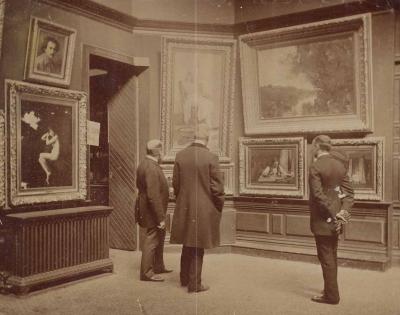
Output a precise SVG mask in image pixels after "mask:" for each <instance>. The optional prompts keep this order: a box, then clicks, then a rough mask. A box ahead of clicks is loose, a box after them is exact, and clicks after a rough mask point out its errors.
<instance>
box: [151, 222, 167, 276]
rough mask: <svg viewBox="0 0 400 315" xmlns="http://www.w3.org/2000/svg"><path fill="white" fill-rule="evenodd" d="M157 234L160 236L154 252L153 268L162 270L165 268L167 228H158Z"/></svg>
mask: <svg viewBox="0 0 400 315" xmlns="http://www.w3.org/2000/svg"><path fill="white" fill-rule="evenodd" d="M157 236H158V245H157V247H156V249H155V252H154V265H153V269H154V271H155V272H161V271H163V270H164V269H165V265H164V241H165V229H158V231H157Z"/></svg>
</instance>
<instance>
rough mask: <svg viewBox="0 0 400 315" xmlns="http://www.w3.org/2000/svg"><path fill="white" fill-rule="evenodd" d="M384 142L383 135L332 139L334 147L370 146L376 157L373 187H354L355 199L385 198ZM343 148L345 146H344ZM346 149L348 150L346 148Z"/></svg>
mask: <svg viewBox="0 0 400 315" xmlns="http://www.w3.org/2000/svg"><path fill="white" fill-rule="evenodd" d="M384 143H385V140H384V138H383V137H367V138H363V139H332V145H333V148H335V147H336V148H341V147H349V146H350V147H352V148H354V149H357V148H368V149H369V150H371V151H372V153H373V156H374V158H375V165H374V175H373V184H374V187H373V188H372V189H368V188H367V189H361V188H360V189H354V199H357V200H371V201H372V200H376V201H380V200H383V191H384V158H385V157H384V152H385V151H384ZM342 150H343V148H342ZM344 151H346V150H344Z"/></svg>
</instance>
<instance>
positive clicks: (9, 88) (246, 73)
mask: <svg viewBox="0 0 400 315" xmlns="http://www.w3.org/2000/svg"><path fill="white" fill-rule="evenodd" d="M399 8H400V7H399V3H398V2H397V1H395V0H361V1H360V0H162V1H161V0H160V1H157V0H0V49H1V50H0V53H1V56H0V67H1V68H0V81H1V84H0V99H2V100H3V101H2V103H1V106H0V220H1V221H0V276H1V277H0V291H1V292H2V293H7V294H9V296H8V297H7V298H9V299H15V298H18V297H20V296H28V297H30V296H31V294H40V293H38V292H53V291H52V290H56V289H57V288H58V286H59V285H60V283H61V284H62V285H68V286H69V287H73V286H74V285H76V283H78V285H79V283H90V282H91V281H96V280H95V279H99V277H100V278H105V277H108V276H109V277H112V275H115V274H117V275H118V272H119V269H118V268H117V266H119V265H118V263H117V261H123V260H124V259H126V260H127V261H128V260H130V259H131V258H129V257H136V258H135V259H136V260H139V259H140V248H141V244H142V242H143V230H142V231H141V229H140V228H139V226H138V225H137V224H136V223H137V222H135V216H134V205H135V202H136V198H137V195H138V190H137V187H136V169H137V167H138V165H139V162H140V161H141V160H142V159H143V158H144V157H145V155H146V143H147V142H148V141H149V140H150V139H160V140H161V142H162V145H163V158H162V162H161V164H160V165H161V168H162V170H163V172H164V174H165V176H166V178H167V181H168V183H169V185H171V183H172V174H173V167H174V160H175V156H176V154H177V152H178V151H180V150H181V149H183V148H185V147H186V146H188V145H189V144H190V143H191V142H192V141H193V136H194V132H195V128H194V126H195V125H196V124H197V123H199V122H200V121H201V122H203V123H205V124H206V125H207V126H208V128H209V130H210V135H209V143H208V147H209V149H210V151H211V152H213V153H215V154H216V155H217V156H218V159H219V166H220V175H221V177H222V178H223V180H224V187H225V195H226V196H225V204H224V208H223V211H222V218H221V224H220V236H221V245H220V247H218V248H216V249H213V250H212V251H210V255H216V256H215V257H217V258H215V259H217V260H218V261H224V260H223V257H224V255H234V257H239V258H237V259H246V261H248V262H250V264H252V259H253V260H254V264H256V261H257V262H259V263H260V264H263V261H265V262H267V261H272V262H273V263H275V264H280V263H281V262H282V263H283V262H284V263H292V264H294V265H293V266H296V264H299V265H298V266H300V265H301V266H303V265H302V264H304V266H306V267H304V268H308V266H314V268H316V267H315V265H313V263H314V264H315V263H318V258H317V252H316V247H315V241H314V238H313V234H312V233H311V230H310V209H309V193H310V187H309V183H308V175H309V172H308V170H309V166H310V165H311V162H312V158H313V157H312V153H311V142H312V139H313V138H314V137H315V136H317V135H319V134H326V135H329V136H330V137H331V139H332V146H333V147H335V148H339V149H340V150H342V151H345V152H346V154H347V156H348V157H349V164H348V175H349V177H350V180H351V182H352V184H353V187H354V199H355V201H354V205H353V208H352V209H351V220H350V222H349V223H348V224H347V225H346V226H345V228H344V232H343V233H342V234H341V235H340V237H339V248H338V262H339V265H340V266H346V267H350V268H343V269H345V270H355V271H354V272H363V271H368V272H373V275H374V276H372V277H375V275H377V277H379V275H385V274H389V273H391V272H393V270H396V268H398V267H399V266H400V37H399V34H400V19H399V15H398V9H399ZM274 168H275V169H277V172H275V173H274V172H273V169H274ZM174 209H175V200H174V195H173V193H172V192H171V194H170V200H169V204H168V211H167V219H166V230H167V235H166V240H165V255H166V256H167V258H166V259H167V261H171V263H172V261H174V262H175V260H173V259H175V258H168V257H175V256H174V255H178V253H179V251H180V247H179V246H177V245H171V244H170V243H169V237H170V231H171V222H172V218H173V214H174ZM110 253H111V254H110ZM124 255H134V256H124ZM168 255H172V256H168ZM116 256H118V258H116ZM255 256H257V257H255ZM176 257H178V256H176ZM210 257H211V256H210ZM212 257H214V256H212ZM226 257H228V256H226ZM229 257H231V256H229ZM168 259H169V260H168ZM171 259H172V260H171ZM210 259H211V258H210ZM213 259H214V258H213ZM258 259H261V260H260V261H258ZM176 261H178V260H176ZM138 263H139V262H137V264H138ZM121 264H123V263H121ZM135 266H137V265H135ZM170 267H172V269H174V273H175V274H176V273H177V272H179V271H178V270H179V265H176V266H170ZM318 267H319V266H318ZM210 268H211V267H210ZM254 268H256V267H254ZM250 270H251V269H250ZM317 270H318V271H319V272H320V269H317ZM131 272H132V279H131V281H136V280H137V279H138V276H137V272H138V271H137V270H133V271H131ZM283 273H284V272H283ZM320 276H321V275H320V274H319V277H320ZM318 279H319V278H318ZM219 280H220V281H222V280H221V279H219ZM77 281H78V282H77ZM81 281H82V282H81ZM43 290H44V291H43ZM49 290H50V291H49ZM210 292H211V291H210ZM149 294H151V293H149ZM0 298H1V295H0ZM9 301H11V300H9ZM11 313H12V312H11V311H10V314H11ZM182 313H183V311H182ZM217 313H218V312H216V314H217ZM0 314H2V313H1V308H0ZM7 314H8V313H7ZM149 314H150V313H149ZM154 314H156V312H154ZM220 314H222V313H220ZM382 314H383V313H382Z"/></svg>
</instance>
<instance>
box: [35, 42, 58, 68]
mask: <svg viewBox="0 0 400 315" xmlns="http://www.w3.org/2000/svg"><path fill="white" fill-rule="evenodd" d="M41 35H42V36H41V37H43V38H42V39H41V40H39V43H38V44H39V45H40V47H39V48H40V49H38V50H37V56H36V58H35V70H36V71H40V72H48V73H51V74H61V64H62V59H63V56H62V54H63V49H62V48H63V46H64V45H62V44H60V42H61V43H62V42H63V41H62V40H60V39H57V38H56V37H60V36H54V35H48V34H41Z"/></svg>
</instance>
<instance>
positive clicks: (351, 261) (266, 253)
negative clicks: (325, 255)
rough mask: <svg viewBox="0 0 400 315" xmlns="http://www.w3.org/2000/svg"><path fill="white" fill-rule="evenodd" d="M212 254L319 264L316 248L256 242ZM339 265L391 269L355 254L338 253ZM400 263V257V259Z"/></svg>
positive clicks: (383, 261) (383, 260)
mask: <svg viewBox="0 0 400 315" xmlns="http://www.w3.org/2000/svg"><path fill="white" fill-rule="evenodd" d="M181 248H182V245H166V246H165V247H164V252H166V253H180V252H181ZM206 252H207V253H212V254H228V253H231V254H240V255H247V256H256V257H265V258H272V259H281V260H293V261H302V262H309V263H314V264H319V261H318V258H317V250H316V248H300V247H298V248H296V247H290V246H285V247H284V248H283V247H282V246H280V247H278V245H276V244H265V243H264V244H260V243H254V242H244V241H237V242H236V243H235V244H231V245H222V246H219V247H216V248H213V249H210V250H207V251H206ZM338 256H339V257H338V264H339V266H341V267H349V268H356V269H368V270H375V271H385V270H387V269H388V268H390V267H391V265H392V264H391V260H390V259H389V257H383V256H379V257H373V256H365V255H361V254H355V253H346V252H342V251H339V252H338ZM399 263H400V257H399Z"/></svg>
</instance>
